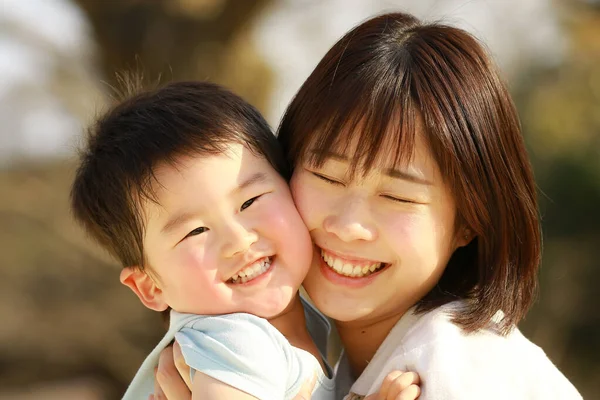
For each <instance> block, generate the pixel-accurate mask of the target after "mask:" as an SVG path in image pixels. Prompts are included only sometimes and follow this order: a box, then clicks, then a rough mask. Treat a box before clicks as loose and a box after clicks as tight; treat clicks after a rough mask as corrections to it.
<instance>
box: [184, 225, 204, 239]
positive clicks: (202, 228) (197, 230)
mask: <svg viewBox="0 0 600 400" xmlns="http://www.w3.org/2000/svg"><path fill="white" fill-rule="evenodd" d="M207 230H208V228H207V227H205V226H201V227H199V228H196V229H194V230H193V231H191V232H190V233H188V234H187V235H185V238H188V237H190V236H196V235H200V234H201V233H204V232H206V231H207ZM185 238H184V239H185Z"/></svg>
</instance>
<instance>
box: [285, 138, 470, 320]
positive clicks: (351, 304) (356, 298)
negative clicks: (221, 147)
mask: <svg viewBox="0 0 600 400" xmlns="http://www.w3.org/2000/svg"><path fill="white" fill-rule="evenodd" d="M355 145H356V143H355V144H354V146H355ZM353 148H355V147H353V146H350V150H349V151H348V152H347V154H336V153H331V154H330V155H329V156H328V158H327V160H326V162H325V164H324V165H323V167H321V168H316V167H314V166H311V165H309V164H302V163H301V164H300V165H297V166H296V168H295V171H294V175H293V177H292V180H291V189H292V194H293V196H294V200H295V202H296V206H297V208H298V211H299V212H300V215H301V216H302V218H303V219H304V222H305V224H306V226H307V227H308V229H309V231H310V234H311V237H312V240H313V242H314V245H315V247H316V251H315V252H314V257H313V261H312V266H311V269H310V271H309V273H308V275H307V277H306V279H305V280H304V287H305V289H306V291H307V292H308V294H309V295H310V297H311V299H312V300H313V301H314V303H315V304H316V306H317V307H318V308H319V310H321V311H322V312H323V313H324V314H326V315H327V316H329V317H331V318H333V319H334V320H336V321H338V322H354V321H356V322H359V321H363V322H367V323H368V322H370V321H372V322H376V321H378V320H382V319H385V318H388V317H391V316H394V315H402V314H404V313H405V312H406V310H407V309H408V308H410V307H412V306H413V305H414V304H415V303H416V302H417V301H418V300H419V299H421V298H422V297H423V296H424V295H425V294H427V293H428V292H429V291H430V290H431V288H432V287H433V286H434V285H435V284H436V283H437V281H438V280H439V278H440V276H441V274H442V272H443V271H444V268H445V267H446V264H447V262H448V260H449V258H450V256H451V255H452V253H453V252H454V250H455V249H456V248H457V247H459V246H463V245H465V244H466V243H467V240H466V239H465V236H464V235H465V232H464V230H463V229H455V214H456V207H455V205H454V201H453V198H452V196H451V194H450V191H449V189H448V187H447V186H446V185H445V184H444V182H443V181H442V177H441V174H440V171H439V169H438V166H437V165H436V163H435V161H434V160H433V158H432V156H431V154H430V151H429V149H428V148H427V145H426V144H425V143H424V141H423V138H422V137H421V134H419V133H417V135H416V138H415V148H414V156H413V158H412V159H411V161H410V162H409V163H408V164H407V165H405V166H403V167H399V168H398V167H397V168H396V169H392V168H391V166H392V162H391V160H389V161H390V162H387V161H388V160H384V159H381V160H378V161H379V162H378V163H377V164H378V166H377V167H375V168H373V169H372V170H371V171H369V172H368V173H367V174H366V175H364V176H363V175H362V174H361V173H360V172H359V173H357V174H356V176H355V178H354V179H350V178H349V176H348V174H347V171H348V169H349V168H348V167H349V161H348V160H349V159H351V157H352V153H353V151H352V149H353Z"/></svg>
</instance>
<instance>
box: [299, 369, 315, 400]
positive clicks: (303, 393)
mask: <svg viewBox="0 0 600 400" xmlns="http://www.w3.org/2000/svg"><path fill="white" fill-rule="evenodd" d="M316 383H317V374H314V375H313V377H312V378H310V379H309V380H307V381H306V382H304V384H303V385H302V387H301V388H300V391H299V392H298V394H297V395H296V397H294V400H310V396H311V395H312V391H313V389H314V388H315V385H316Z"/></svg>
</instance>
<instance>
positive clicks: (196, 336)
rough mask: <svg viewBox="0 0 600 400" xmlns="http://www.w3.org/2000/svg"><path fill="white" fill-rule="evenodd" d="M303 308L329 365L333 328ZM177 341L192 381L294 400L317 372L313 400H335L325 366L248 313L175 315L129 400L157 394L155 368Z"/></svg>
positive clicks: (132, 386) (271, 399) (129, 392)
mask: <svg viewBox="0 0 600 400" xmlns="http://www.w3.org/2000/svg"><path fill="white" fill-rule="evenodd" d="M303 305H304V312H305V316H306V321H307V327H308V330H309V333H310V335H311V336H312V338H313V340H314V341H315V344H316V345H317V347H318V349H319V352H320V353H321V357H322V359H323V360H326V358H325V356H324V354H326V351H327V348H326V347H327V339H328V336H329V332H330V329H331V327H330V325H329V322H328V321H327V319H326V318H325V317H323V315H322V314H320V313H319V312H318V311H317V310H316V309H314V308H313V307H312V306H311V305H310V304H308V303H307V302H305V301H303ZM173 338H175V339H176V340H177V341H178V343H179V344H180V345H181V350H182V353H183V356H184V358H185V361H186V363H187V364H188V365H189V366H190V368H191V369H192V372H191V374H192V379H193V375H194V372H195V371H194V370H197V371H200V372H202V373H204V374H206V375H209V376H211V377H213V378H215V379H217V380H220V381H222V382H224V383H226V384H228V385H230V386H233V387H236V388H238V389H240V390H242V391H244V392H246V393H249V394H251V395H252V396H254V397H256V398H258V399H268V400H274V399H292V398H293V397H294V396H295V395H296V394H297V392H298V391H299V389H300V387H301V386H302V384H303V383H304V382H305V381H307V380H309V379H310V378H311V377H312V376H313V374H314V373H315V372H316V373H317V384H316V386H315V389H314V391H313V395H312V399H324V400H325V399H334V397H335V387H334V381H333V379H329V378H327V376H325V374H323V371H322V368H321V366H320V364H319V361H318V360H317V359H315V357H313V356H312V354H310V353H308V352H306V351H304V350H302V349H299V348H296V347H293V346H292V345H290V343H289V342H288V341H287V339H286V338H285V337H284V336H283V335H282V334H281V333H280V332H279V331H278V330H277V329H275V328H274V327H273V326H272V325H271V324H270V323H269V322H268V321H267V320H265V319H263V318H259V317H257V316H254V315H251V314H245V313H236V314H227V315H213V316H207V315H194V314H181V313H178V312H175V311H172V312H171V322H170V327H169V330H168V332H167V334H166V335H165V336H164V337H163V339H162V340H161V341H160V343H159V344H158V346H156V348H155V349H154V350H153V351H152V352H151V353H150V355H149V356H148V357H147V358H146V360H145V361H144V363H143V364H142V366H141V367H140V369H139V370H138V372H137V374H136V375H135V377H134V379H133V381H132V382H131V384H130V385H129V388H128V389H127V392H126V393H125V395H124V397H123V399H124V400H146V399H147V398H148V396H149V395H150V394H152V393H153V391H154V368H155V367H156V365H157V364H158V358H159V355H160V352H161V351H162V350H163V349H164V348H165V347H166V346H167V345H168V344H169V343H170V342H171V341H172V340H173ZM327 368H328V374H329V376H332V373H331V368H329V366H328V365H327Z"/></svg>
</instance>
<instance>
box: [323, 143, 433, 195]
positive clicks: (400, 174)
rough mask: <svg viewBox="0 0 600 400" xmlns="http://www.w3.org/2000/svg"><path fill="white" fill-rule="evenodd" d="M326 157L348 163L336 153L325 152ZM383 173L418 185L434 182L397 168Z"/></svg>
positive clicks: (346, 158) (342, 156)
mask: <svg viewBox="0 0 600 400" xmlns="http://www.w3.org/2000/svg"><path fill="white" fill-rule="evenodd" d="M313 153H319V152H318V151H316V150H313ZM324 155H325V158H331V159H332V160H335V161H342V162H348V157H346V156H345V155H343V154H340V153H336V152H334V151H325V152H324ZM383 173H384V174H385V175H387V176H389V177H390V178H396V179H402V180H403V181H408V182H413V183H418V184H421V185H427V186H431V185H433V182H431V181H429V180H427V179H425V178H423V177H421V176H418V175H416V174H412V173H410V172H408V171H401V170H399V169H395V168H388V169H386V170H384V171H383Z"/></svg>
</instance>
